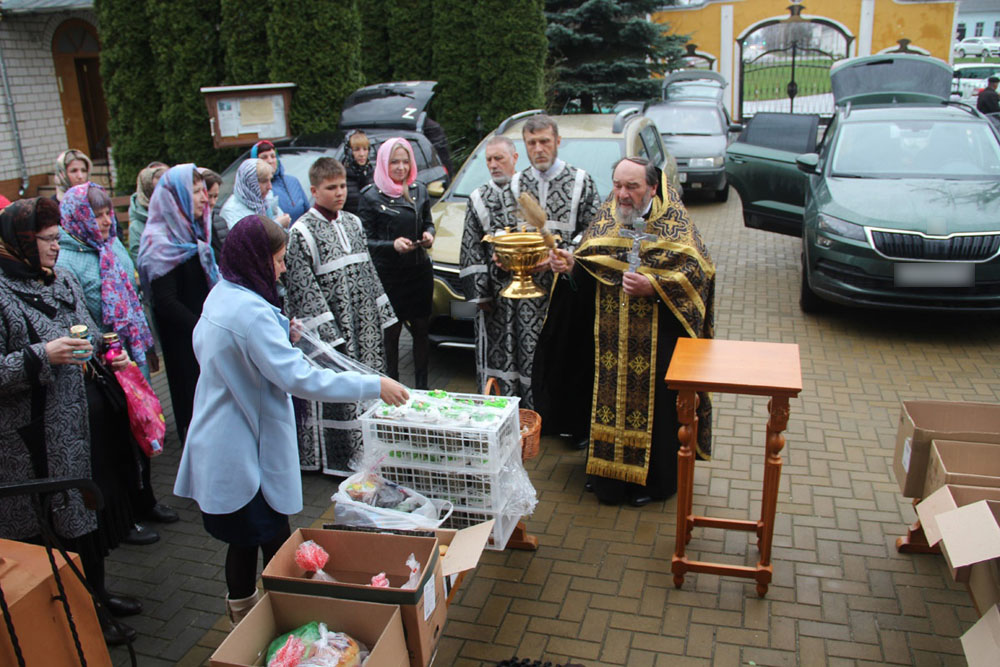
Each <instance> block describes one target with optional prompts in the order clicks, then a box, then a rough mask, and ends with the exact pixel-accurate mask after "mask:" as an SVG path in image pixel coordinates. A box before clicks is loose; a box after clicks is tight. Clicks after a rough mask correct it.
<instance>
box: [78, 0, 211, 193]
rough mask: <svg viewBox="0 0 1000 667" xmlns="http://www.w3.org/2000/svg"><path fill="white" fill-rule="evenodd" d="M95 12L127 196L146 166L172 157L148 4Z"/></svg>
mask: <svg viewBox="0 0 1000 667" xmlns="http://www.w3.org/2000/svg"><path fill="white" fill-rule="evenodd" d="M95 9H96V11H97V19H98V20H97V25H98V32H99V34H100V38H101V44H102V45H103V46H102V48H101V79H102V80H103V81H104V97H105V99H106V100H107V105H108V116H109V118H108V133H109V134H110V135H111V146H112V149H113V151H112V154H113V157H114V161H115V166H116V169H117V172H118V179H117V183H116V185H117V189H118V192H119V193H121V194H126V193H128V192H131V191H132V190H133V189H134V188H135V185H134V184H135V177H136V175H137V174H138V173H139V171H140V170H141V169H142V168H143V167H145V166H146V165H147V164H148V163H150V162H152V161H153V160H163V159H165V158H166V156H167V151H166V146H165V145H164V143H163V125H162V124H161V123H160V118H159V115H158V112H159V109H160V93H159V90H158V89H157V88H156V85H155V83H154V81H153V78H152V77H151V76H150V71H149V70H150V67H149V23H148V21H147V18H146V11H145V9H144V7H143V5H142V4H140V3H137V2H134V1H133V0H98V1H97V3H96V6H95ZM123 35H128V38H127V39H123V38H122V36H123ZM202 106H204V105H202Z"/></svg>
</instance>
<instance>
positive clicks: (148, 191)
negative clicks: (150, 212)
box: [135, 162, 169, 208]
mask: <svg viewBox="0 0 1000 667" xmlns="http://www.w3.org/2000/svg"><path fill="white" fill-rule="evenodd" d="M167 169H169V167H167V165H165V164H163V163H162V162H150V163H149V164H148V165H146V168H145V169H143V170H142V171H140V172H139V175H138V176H136V177H135V203H136V204H138V205H139V206H142V207H143V208H149V198H150V197H152V196H153V184H154V183H155V182H156V179H157V178H160V177H162V176H163V174H165V173H166V171H167Z"/></svg>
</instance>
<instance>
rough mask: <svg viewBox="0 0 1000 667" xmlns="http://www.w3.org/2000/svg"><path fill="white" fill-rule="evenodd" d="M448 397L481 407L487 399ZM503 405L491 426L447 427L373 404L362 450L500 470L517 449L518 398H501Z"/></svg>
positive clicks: (407, 460) (364, 423)
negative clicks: (388, 413)
mask: <svg viewBox="0 0 1000 667" xmlns="http://www.w3.org/2000/svg"><path fill="white" fill-rule="evenodd" d="M449 395H450V396H451V397H452V398H456V399H460V400H464V401H468V402H469V403H470V404H471V405H473V406H476V405H483V403H484V402H485V401H487V400H489V399H491V398H495V397H487V396H482V395H480V394H449ZM504 398H506V399H507V401H508V403H507V407H505V408H503V409H502V410H501V416H500V419H499V420H497V421H496V422H494V423H493V424H492V425H490V426H484V427H472V426H445V425H440V424H426V423H420V422H414V421H407V420H404V419H385V418H381V417H379V416H377V415H378V413H379V410H380V409H381V407H382V404H381V403H377V404H376V405H375V406H373V407H372V408H370V409H368V410H367V411H365V413H364V414H363V415H361V418H360V421H361V431H362V435H363V437H364V446H365V454H366V455H368V454H373V453H374V454H384V455H386V456H387V457H388V458H387V460H386V463H389V462H390V461H389V459H391V460H392V461H394V462H396V463H400V464H416V465H422V466H427V465H433V466H442V467H448V468H463V469H475V470H492V471H495V470H499V469H500V467H501V465H503V463H504V461H506V460H507V457H508V456H509V455H510V453H511V452H512V451H517V452H520V451H521V423H520V413H519V412H518V403H519V399H518V398H517V397H516V396H505V397H504Z"/></svg>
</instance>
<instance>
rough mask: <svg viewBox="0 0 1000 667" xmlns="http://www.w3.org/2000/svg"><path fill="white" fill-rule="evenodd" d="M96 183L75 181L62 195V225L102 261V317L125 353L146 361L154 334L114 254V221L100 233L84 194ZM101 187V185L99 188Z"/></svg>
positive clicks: (130, 281)
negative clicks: (103, 232)
mask: <svg viewBox="0 0 1000 667" xmlns="http://www.w3.org/2000/svg"><path fill="white" fill-rule="evenodd" d="M100 187H101V186H100V185H97V184H96V183H84V184H83V185H74V186H73V187H71V188H70V189H69V190H67V191H66V194H65V195H63V199H62V202H61V203H60V204H59V210H60V212H61V213H62V226H63V229H64V230H66V231H67V232H68V233H69V234H71V235H73V236H75V237H76V238H77V240H79V241H80V242H81V243H83V244H84V245H86V246H88V247H90V248H94V249H95V250H97V251H98V253H99V254H100V261H101V319H102V321H103V323H104V325H105V326H107V327H110V328H111V330H112V331H114V332H115V333H117V334H118V337H119V339H120V340H121V342H122V344H123V345H126V346H128V353H129V356H130V357H132V359H133V360H134V361H135V362H136V363H138V364H144V363H146V350H148V349H149V348H151V347H153V334H152V333H150V331H149V325H148V324H147V322H146V315H145V313H143V310H142V303H140V301H139V295H138V294H136V292H135V287H134V286H133V285H132V280H131V279H130V278H129V275H128V272H127V271H126V270H125V267H124V266H122V263H121V262H120V261H119V260H118V256H117V255H115V251H114V241H115V237H116V234H115V225H111V233H110V234H109V235H108V238H107V240H105V239H103V238H102V237H101V230H100V228H98V226H97V218H96V217H95V216H94V209H93V207H91V205H90V200H89V199H88V197H87V194H88V193H89V191H90V188H100ZM101 189H102V190H103V188H101Z"/></svg>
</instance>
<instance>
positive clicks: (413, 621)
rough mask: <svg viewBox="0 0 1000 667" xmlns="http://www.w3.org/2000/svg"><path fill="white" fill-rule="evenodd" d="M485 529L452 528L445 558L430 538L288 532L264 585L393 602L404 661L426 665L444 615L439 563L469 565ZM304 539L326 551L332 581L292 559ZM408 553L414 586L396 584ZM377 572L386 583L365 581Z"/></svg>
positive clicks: (483, 526) (419, 666) (479, 550)
mask: <svg viewBox="0 0 1000 667" xmlns="http://www.w3.org/2000/svg"><path fill="white" fill-rule="evenodd" d="M491 529H492V526H491V525H490V524H489V523H488V522H487V523H484V524H480V525H478V526H473V527H471V528H467V529H465V530H462V531H458V532H456V533H455V534H454V535H453V536H451V545H450V546H449V548H448V550H447V553H446V555H445V557H441V556H440V554H439V543H438V539H437V538H436V537H415V536H409V535H402V534H385V533H376V532H358V531H350V530H318V529H308V528H302V529H299V530H296V531H295V532H294V533H293V534H292V536H291V537H290V538H289V539H288V540H287V541H286V542H285V544H283V545H282V547H281V548H280V549H279V550H278V553H276V554H275V556H274V558H272V559H271V562H270V563H268V565H267V567H266V568H264V572H263V574H262V577H263V580H264V588H266V589H267V590H269V591H281V592H286V593H297V594H301V595H315V596H321V597H332V598H341V599H349V600H363V601H367V602H378V603H382V604H398V605H399V606H400V611H401V613H402V619H403V628H404V630H405V634H406V645H407V648H408V649H409V653H410V664H411V665H412V666H413V667H425V666H426V665H428V664H430V661H431V657H432V656H433V653H434V648H435V646H436V645H437V641H438V639H439V638H440V636H441V631H442V629H443V628H444V624H445V622H446V620H447V606H446V604H445V589H444V577H445V571H444V565H445V563H446V562H447V565H448V573H449V574H451V573H455V572H461V571H462V569H463V568H464V569H469V568H471V567H475V564H476V563H477V562H478V561H479V556H480V555H481V554H482V550H483V548H484V547H485V546H486V540H487V539H488V537H489V534H490V530H491ZM307 540H313V541H315V542H316V543H317V544H318V545H320V546H321V547H323V548H324V549H325V550H326V551H327V553H328V554H329V555H330V559H329V561H328V562H327V564H326V567H325V568H324V569H325V571H326V573H327V574H329V575H330V576H332V577H333V578H334V579H336V580H337V581H336V582H326V581H316V580H313V579H307V578H305V572H304V571H303V570H302V568H300V567H299V566H298V564H296V562H295V551H296V549H298V547H299V545H300V544H302V543H303V542H305V541H307ZM411 553H412V554H414V555H415V556H416V559H417V561H419V562H420V564H421V579H420V584H419V585H418V586H417V588H416V589H404V588H400V587H401V586H402V585H403V584H404V583H405V582H406V580H407V579H408V578H409V569H408V568H407V566H406V559H407V558H408V557H409V555H410V554H411ZM470 563H471V565H470ZM456 568H457V569H456ZM379 572H385V573H386V577H387V578H388V579H389V588H377V587H374V586H372V585H371V578H372V576H373V575H376V574H378V573H379Z"/></svg>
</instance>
